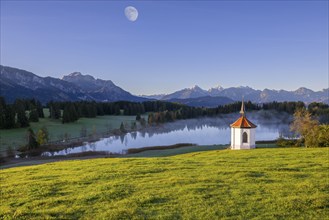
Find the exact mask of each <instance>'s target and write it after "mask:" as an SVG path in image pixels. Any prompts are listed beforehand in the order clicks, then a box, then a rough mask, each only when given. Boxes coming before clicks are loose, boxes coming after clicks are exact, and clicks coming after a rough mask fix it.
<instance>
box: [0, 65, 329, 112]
mask: <svg viewBox="0 0 329 220" xmlns="http://www.w3.org/2000/svg"><path fill="white" fill-rule="evenodd" d="M0 88H1V90H0V92H1V96H4V97H5V99H6V101H7V102H9V103H11V102H13V101H14V100H15V99H16V98H36V99H38V100H40V101H41V102H42V103H47V102H49V101H51V100H54V101H78V100H90V101H92V100H93V101H98V102H104V101H108V102H112V101H120V100H125V101H135V102H141V101H146V100H155V99H157V100H165V101H171V102H179V103H182V104H186V105H191V106H205V107H214V106H218V105H223V104H228V103H231V102H234V101H240V100H241V98H242V97H244V100H250V101H252V102H255V103H264V102H271V101H278V102H280V101H303V102H305V103H310V102H315V101H316V102H324V103H329V98H328V93H329V89H328V88H327V89H323V90H322V91H317V92H315V91H312V90H310V89H307V88H304V87H301V88H299V89H297V90H295V91H286V90H269V89H264V90H256V89H253V88H250V87H248V86H246V87H243V86H240V87H230V88H223V87H221V86H218V87H216V88H211V89H209V90H204V89H202V88H200V87H199V86H194V87H192V88H186V89H182V90H179V91H176V92H174V93H171V94H162V95H152V96H136V95H133V94H131V93H129V92H128V91H126V90H124V89H122V88H120V87H119V86H117V85H115V84H114V83H113V82H112V81H111V80H103V79H95V78H94V77H93V76H91V75H83V74H81V73H80V72H74V73H71V74H69V75H66V76H64V77H63V78H62V79H59V78H53V77H40V76H38V75H36V74H34V73H32V72H28V71H25V70H21V69H17V68H13V67H7V66H2V65H0Z"/></svg>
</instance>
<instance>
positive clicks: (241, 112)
mask: <svg viewBox="0 0 329 220" xmlns="http://www.w3.org/2000/svg"><path fill="white" fill-rule="evenodd" d="M244 111H245V108H244V102H243V97H242V104H241V110H240V114H241V115H242V116H244Z"/></svg>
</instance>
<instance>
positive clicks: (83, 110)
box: [0, 97, 329, 129]
mask: <svg viewBox="0 0 329 220" xmlns="http://www.w3.org/2000/svg"><path fill="white" fill-rule="evenodd" d="M43 107H47V108H48V109H49V118H50V119H54V120H61V121H62V123H70V122H74V121H77V120H78V119H79V118H94V117H97V116H103V115H136V119H137V120H140V119H141V117H140V115H142V114H145V113H147V112H149V115H148V118H147V122H148V124H158V123H165V122H170V121H174V120H179V119H189V118H196V117H202V116H210V117H211V116H216V115H219V114H229V113H234V112H238V111H239V110H240V108H241V102H234V103H231V104H227V105H221V106H218V107H215V108H203V107H191V106H187V105H183V104H179V103H172V102H165V101H159V100H158V101H145V102H129V101H118V102H94V101H75V102H54V101H51V102H49V103H47V104H46V106H42V104H41V102H39V101H38V100H35V99H17V100H16V101H15V102H14V103H13V104H6V102H5V99H4V98H3V97H0V128H4V129H8V128H20V127H28V126H29V123H30V122H37V121H39V118H44V112H43ZM245 107H246V109H247V110H248V111H258V110H277V111H279V112H287V113H289V114H293V113H294V112H295V111H296V110H297V109H302V108H305V107H306V106H305V104H304V103H303V102H270V103H263V104H255V103H252V102H250V101H248V102H245ZM308 110H309V111H310V113H311V114H313V115H316V116H319V118H320V120H319V121H320V122H324V123H328V122H329V106H328V105H327V104H323V103H311V104H309V105H308Z"/></svg>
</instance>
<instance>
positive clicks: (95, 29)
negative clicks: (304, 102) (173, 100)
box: [0, 0, 329, 95]
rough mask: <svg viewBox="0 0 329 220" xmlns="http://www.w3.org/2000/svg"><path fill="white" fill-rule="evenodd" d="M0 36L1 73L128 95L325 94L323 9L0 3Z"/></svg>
mask: <svg viewBox="0 0 329 220" xmlns="http://www.w3.org/2000/svg"><path fill="white" fill-rule="evenodd" d="M127 6H133V7H135V8H136V9H137V10H138V18H137V20H136V21H130V20H128V19H127V17H126V16H125V13H124V10H125V8H126V7H127ZM0 30H1V38H0V39H1V50H0V55H1V56H0V58H1V59H0V61H1V64H2V65H5V66H11V67H16V68H20V69H24V70H28V71H31V72H33V73H35V74H37V75H39V76H52V77H58V78H61V77H62V76H64V75H67V74H69V73H72V72H76V71H77V72H81V73H82V74H90V75H92V76H94V77H96V78H101V79H106V80H112V81H113V82H114V83H115V84H116V85H118V86H120V87H122V88H123V89H125V90H128V91H130V92H131V93H133V94H136V95H141V94H144V95H150V94H162V93H171V92H174V91H176V90H180V89H183V88H187V87H192V86H194V85H199V86H200V87H201V88H204V89H209V88H212V87H216V86H218V85H221V86H223V87H225V88H227V87H233V86H250V87H253V88H255V89H264V88H269V89H285V90H296V89H298V88H299V87H307V88H310V89H312V90H315V91H319V90H322V89H323V88H328V84H329V79H328V1H307V0H306V1H305V0H300V1H298V0H296V1H280V0H278V1H267V0H265V1H236V0H233V1H184V0H176V1H156V2H155V1H86V0H80V1H78V0H75V1H63V0H59V1H3V0H1V28H0Z"/></svg>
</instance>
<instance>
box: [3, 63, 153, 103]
mask: <svg viewBox="0 0 329 220" xmlns="http://www.w3.org/2000/svg"><path fill="white" fill-rule="evenodd" d="M0 69H1V71H0V87H1V96H4V97H5V99H6V101H7V102H9V103H10V102H13V101H14V100H15V99H16V98H36V99H38V100H39V101H41V102H42V103H47V102H49V101H51V100H54V101H79V100H90V101H92V100H94V101H108V102H112V101H120V100H127V101H136V102H139V101H145V100H148V99H146V98H143V97H139V96H134V95H132V94H131V93H129V92H127V91H125V90H123V89H121V88H120V87H118V86H116V85H115V84H114V83H113V82H112V81H111V80H102V79H95V78H94V77H93V76H90V75H82V74H81V73H79V72H74V73H71V74H69V75H67V76H64V77H63V78H62V79H58V78H53V77H40V76H37V75H36V74H34V73H31V72H28V71H25V70H21V69H17V68H12V67H6V66H0Z"/></svg>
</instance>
